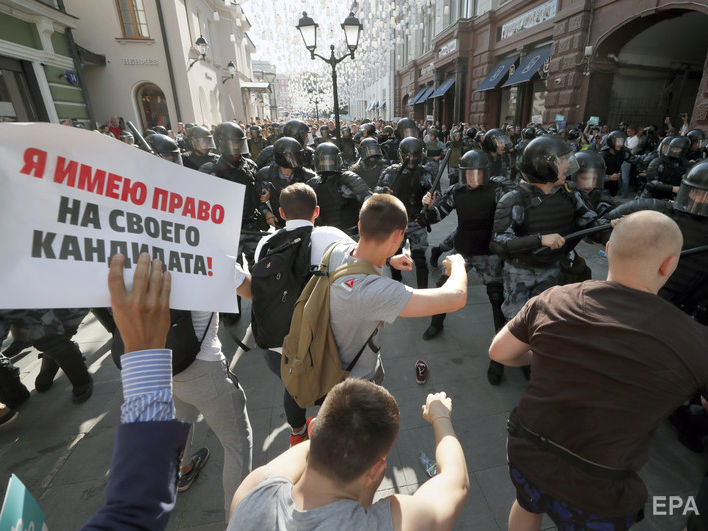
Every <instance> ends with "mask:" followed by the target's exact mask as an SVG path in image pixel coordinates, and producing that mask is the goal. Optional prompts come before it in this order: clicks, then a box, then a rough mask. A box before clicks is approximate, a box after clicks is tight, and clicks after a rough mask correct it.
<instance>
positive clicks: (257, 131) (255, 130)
mask: <svg viewBox="0 0 708 531" xmlns="http://www.w3.org/2000/svg"><path fill="white" fill-rule="evenodd" d="M260 136H261V126H260V125H252V126H251V138H253V139H256V138H259V137H260Z"/></svg>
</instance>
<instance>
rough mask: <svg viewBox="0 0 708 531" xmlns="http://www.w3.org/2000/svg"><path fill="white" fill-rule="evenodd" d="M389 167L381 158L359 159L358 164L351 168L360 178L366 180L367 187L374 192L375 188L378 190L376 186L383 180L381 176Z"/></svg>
mask: <svg viewBox="0 0 708 531" xmlns="http://www.w3.org/2000/svg"><path fill="white" fill-rule="evenodd" d="M388 167H389V164H388V163H387V162H386V161H385V160H383V159H381V158H380V157H377V158H368V159H359V160H358V161H357V162H356V164H354V165H353V166H352V167H351V171H353V172H354V173H356V174H357V175H358V176H359V177H361V178H362V179H364V182H365V183H366V185H367V186H368V187H369V188H370V189H371V190H373V189H374V188H376V185H377V184H378V182H379V179H380V178H381V174H382V173H383V171H384V170H385V169H386V168H388Z"/></svg>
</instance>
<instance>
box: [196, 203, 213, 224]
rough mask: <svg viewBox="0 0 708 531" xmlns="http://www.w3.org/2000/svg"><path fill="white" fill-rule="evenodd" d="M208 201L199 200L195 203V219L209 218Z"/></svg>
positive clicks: (205, 219)
mask: <svg viewBox="0 0 708 531" xmlns="http://www.w3.org/2000/svg"><path fill="white" fill-rule="evenodd" d="M209 206H210V205H209V203H207V202H206V201H199V203H197V219H201V220H202V221H207V220H208V219H209Z"/></svg>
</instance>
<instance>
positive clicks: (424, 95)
mask: <svg viewBox="0 0 708 531" xmlns="http://www.w3.org/2000/svg"><path fill="white" fill-rule="evenodd" d="M433 92H435V87H429V88H428V90H426V91H425V92H424V93H423V95H422V96H421V97H420V98H419V99H418V101H416V102H415V103H416V105H417V104H419V103H423V102H424V101H425V100H427V99H428V98H430V95H431V94H432V93H433Z"/></svg>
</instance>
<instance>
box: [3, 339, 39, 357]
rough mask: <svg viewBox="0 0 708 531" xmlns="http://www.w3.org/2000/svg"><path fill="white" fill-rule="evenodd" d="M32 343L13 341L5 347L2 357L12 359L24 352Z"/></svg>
mask: <svg viewBox="0 0 708 531" xmlns="http://www.w3.org/2000/svg"><path fill="white" fill-rule="evenodd" d="M31 345H32V343H29V342H27V341H21V340H19V339H15V340H13V341H12V343H10V346H9V347H7V348H6V349H5V350H3V352H2V355H3V356H5V357H7V358H14V357H15V356H17V355H18V354H19V353H20V352H22V351H23V350H25V349H26V348H27V347H29V346H31Z"/></svg>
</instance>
